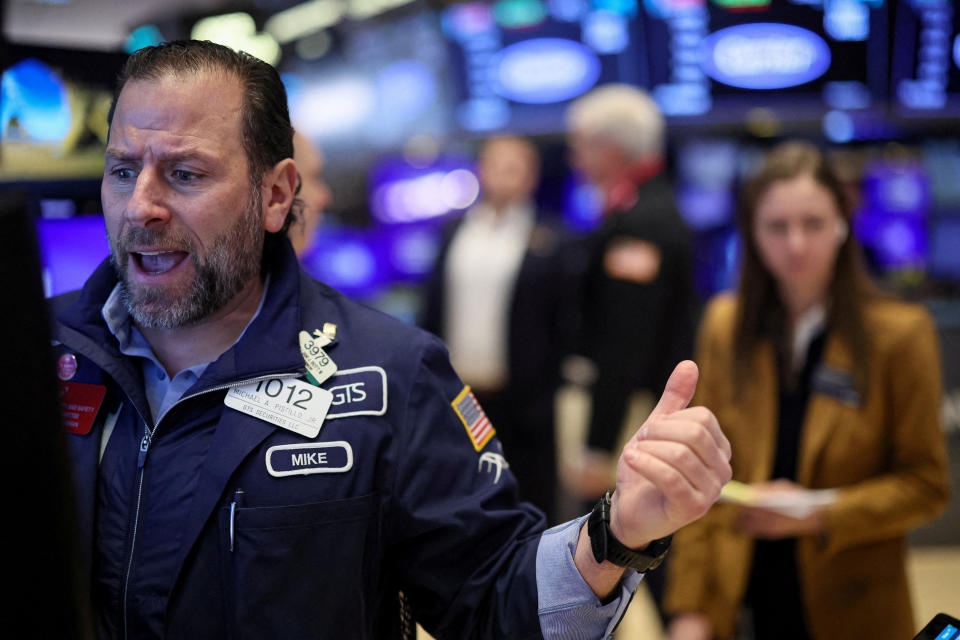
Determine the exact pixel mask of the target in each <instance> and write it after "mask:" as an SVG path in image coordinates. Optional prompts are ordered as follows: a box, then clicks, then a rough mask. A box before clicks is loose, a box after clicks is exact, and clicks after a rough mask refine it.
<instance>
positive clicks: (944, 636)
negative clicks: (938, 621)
mask: <svg viewBox="0 0 960 640" xmlns="http://www.w3.org/2000/svg"><path fill="white" fill-rule="evenodd" d="M957 635H958V632H957V628H956V627H955V626H953V625H952V624H948V625H947V626H946V627H944V629H943V632H942V633H941V634H940V635H938V636H937V640H954V639H955V638H956V637H957Z"/></svg>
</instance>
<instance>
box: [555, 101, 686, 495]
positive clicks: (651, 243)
mask: <svg viewBox="0 0 960 640" xmlns="http://www.w3.org/2000/svg"><path fill="white" fill-rule="evenodd" d="M567 122H568V128H569V133H570V135H569V144H570V152H571V155H570V160H571V164H572V165H573V166H574V167H575V168H576V169H578V170H579V171H580V172H581V173H583V174H584V175H585V177H586V178H587V179H588V180H590V181H591V182H592V183H593V184H594V185H595V186H596V187H597V188H598V189H599V190H600V192H601V194H602V196H603V206H604V220H603V222H602V224H601V226H600V227H599V228H598V229H597V230H596V231H595V232H594V233H593V234H592V235H591V236H589V237H588V239H587V254H588V256H589V258H588V262H587V266H586V272H585V275H584V279H583V292H582V293H583V295H582V305H581V309H580V313H581V323H582V326H581V331H580V335H581V338H582V340H581V343H582V346H581V349H582V351H583V352H584V354H585V355H586V356H587V357H588V358H590V359H591V360H593V362H594V363H595V364H596V369H597V371H598V376H597V379H596V381H595V383H594V387H593V406H592V410H591V417H590V426H589V432H588V437H587V449H586V452H585V454H584V456H583V460H582V464H581V465H580V467H579V468H578V469H577V470H576V472H575V473H573V474H572V477H569V476H568V480H569V481H570V483H571V484H572V485H573V486H574V488H575V489H577V490H578V491H579V492H580V493H581V494H582V496H583V497H584V498H588V499H593V498H595V497H596V496H597V495H599V494H600V493H602V492H603V487H605V486H606V485H607V484H608V483H609V478H610V476H611V474H613V473H614V468H615V463H616V460H615V457H614V456H613V451H615V450H616V449H615V448H616V446H617V444H618V442H617V440H618V437H619V435H620V432H621V426H622V425H623V423H624V419H625V417H626V416H627V413H628V412H627V407H628V404H629V403H630V400H631V397H632V396H634V395H635V394H636V392H638V391H649V392H652V393H653V394H654V395H656V394H659V393H660V392H661V391H662V390H663V385H664V384H665V383H666V380H667V377H668V376H669V374H670V371H671V369H672V367H673V366H674V365H675V364H676V363H677V362H679V361H680V360H682V359H684V358H686V357H689V355H690V352H691V351H692V346H693V345H692V340H693V331H694V319H695V310H694V308H695V306H696V304H695V296H694V292H693V283H692V268H691V258H690V240H689V235H688V231H687V229H686V227H685V226H684V223H683V221H682V220H681V218H680V215H679V213H678V212H677V208H676V205H675V204H674V200H673V193H672V190H671V188H670V185H669V183H668V181H667V180H666V178H665V176H664V175H663V174H664V165H665V162H664V136H665V128H666V126H665V122H664V117H663V114H662V113H661V112H660V110H659V109H658V108H657V105H656V103H655V102H654V101H653V100H652V99H651V98H650V96H648V95H647V94H646V93H644V92H643V91H641V90H639V89H636V88H634V87H630V86H626V85H606V86H603V87H601V88H598V89H595V90H594V91H591V92H590V93H589V94H587V95H585V96H583V97H582V98H580V99H578V100H576V101H575V102H574V103H573V104H572V105H571V107H570V109H569V111H568V112H567ZM650 406H651V407H652V404H651V405H650ZM630 418H631V419H633V418H634V416H630Z"/></svg>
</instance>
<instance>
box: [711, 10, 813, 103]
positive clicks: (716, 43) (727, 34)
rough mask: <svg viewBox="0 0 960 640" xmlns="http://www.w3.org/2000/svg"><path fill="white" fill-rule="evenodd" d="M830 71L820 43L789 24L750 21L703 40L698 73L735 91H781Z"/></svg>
mask: <svg viewBox="0 0 960 640" xmlns="http://www.w3.org/2000/svg"><path fill="white" fill-rule="evenodd" d="M829 68H830V47H829V46H827V43H826V42H824V40H823V38H821V37H820V36H818V35H817V34H815V33H813V32H812V31H808V30H807V29H803V28H801V27H795V26H793V25H789V24H778V23H773V22H756V23H752V24H741V25H737V26H735V27H727V28H726V29H721V30H719V31H715V32H714V33H712V34H710V35H709V36H707V38H706V39H704V41H703V70H704V72H705V73H706V74H707V75H708V76H710V77H711V78H713V79H714V80H716V81H717V82H721V83H723V84H727V85H730V86H732V87H739V88H741V89H783V88H786V87H795V86H797V85H801V84H804V83H807V82H810V81H812V80H816V79H817V78H819V77H820V76H822V75H823V74H824V73H826V71H827V69H829Z"/></svg>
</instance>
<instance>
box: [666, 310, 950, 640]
mask: <svg viewBox="0 0 960 640" xmlns="http://www.w3.org/2000/svg"><path fill="white" fill-rule="evenodd" d="M736 313H737V300H736V298H735V297H734V296H731V295H722V296H719V297H718V298H715V299H714V300H713V301H711V303H710V305H709V307H708V309H707V312H706V315H705V317H704V321H703V324H702V325H701V328H700V333H699V335H698V339H697V363H698V365H699V366H700V384H699V387H698V390H697V397H696V398H695V399H694V402H695V403H697V404H701V405H704V406H706V407H708V408H709V409H711V410H712V411H713V412H714V413H715V414H716V416H717V418H718V419H719V421H720V426H721V427H722V428H723V430H724V432H725V433H726V434H727V436H728V437H729V439H730V442H731V444H732V446H733V459H732V464H733V475H734V478H735V479H737V480H740V481H743V482H761V481H764V480H769V479H770V473H771V470H772V468H773V460H774V447H775V442H776V433H777V412H778V409H777V398H778V382H777V368H776V360H775V355H774V350H773V347H772V346H771V345H764V346H763V347H762V348H759V349H757V351H756V353H755V354H754V356H755V357H754V360H753V376H752V378H751V383H750V385H749V386H748V387H747V388H745V389H741V396H740V398H739V399H738V400H737V401H735V400H734V395H733V384H732V379H731V366H732V365H731V363H732V359H733V332H734V325H735V319H736ZM865 315H866V318H865V319H866V327H867V331H868V332H869V336H870V339H871V344H872V356H871V357H872V365H871V371H870V379H869V384H868V389H867V391H866V393H865V394H863V396H862V397H860V398H856V397H853V398H851V397H850V395H849V394H845V393H844V392H843V390H842V389H841V390H840V391H839V392H838V391H837V390H836V389H834V390H833V391H831V390H829V388H828V389H827V390H826V391H822V392H818V391H813V392H812V393H811V396H810V401H809V404H808V406H807V413H806V417H805V420H804V424H803V431H802V434H801V442H800V450H799V454H798V461H797V478H796V481H797V482H798V483H799V484H800V485H802V486H805V487H809V488H813V489H826V488H837V490H838V499H837V501H836V503H835V504H833V505H831V506H830V507H828V508H827V509H826V512H825V516H826V522H827V532H826V534H825V535H821V536H809V537H803V538H801V539H800V540H799V541H798V543H797V567H798V572H799V576H800V584H801V589H802V592H803V602H804V603H805V610H806V614H807V624H808V628H809V630H810V633H811V634H812V637H813V638H814V639H816V640H844V639H847V638H871V640H885V639H889V640H910V638H912V637H913V635H914V634H915V633H916V626H915V624H914V621H913V614H912V611H911V607H910V596H909V591H908V586H907V576H906V568H905V555H906V540H905V537H904V536H905V534H906V533H907V532H908V531H909V530H910V529H912V528H914V527H916V526H917V525H919V524H921V523H922V522H924V521H926V520H929V519H931V518H933V517H934V516H935V515H936V514H937V513H939V512H940V511H941V510H942V508H943V507H944V506H945V505H946V503H947V500H948V497H949V489H948V485H949V480H948V476H947V456H946V447H945V442H944V437H943V433H942V431H941V429H940V405H941V373H940V359H939V352H938V346H937V338H936V333H935V331H934V327H933V323H932V321H931V319H930V317H929V315H928V314H927V313H926V311H925V310H924V309H922V308H921V307H919V306H916V305H909V304H905V303H902V302H897V301H892V300H880V301H876V302H871V303H870V304H869V305H868V308H867V310H866V314H865ZM852 358H853V356H852V353H851V351H850V349H849V347H848V346H847V345H846V344H845V343H844V342H843V341H841V340H840V339H838V338H837V337H836V336H829V335H828V337H827V343H826V345H825V347H824V354H823V361H822V362H823V364H824V365H826V367H827V368H829V369H830V370H832V371H834V372H835V373H836V372H839V373H840V376H841V378H842V377H843V375H844V374H846V375H848V376H849V374H850V372H851V364H852ZM842 386H843V385H841V387H842ZM736 515H737V507H735V506H733V505H729V504H717V505H715V506H714V507H713V508H712V509H711V510H710V512H709V513H708V514H707V515H706V516H704V517H703V518H702V519H700V520H699V521H697V522H695V523H693V524H691V525H689V526H688V527H686V528H684V529H683V530H681V531H680V532H679V533H678V534H677V535H676V537H675V539H674V542H673V548H672V550H671V552H670V555H671V557H670V562H669V563H668V564H669V580H668V588H667V598H666V607H667V609H668V611H670V612H672V613H681V612H700V613H703V614H706V615H707V616H708V617H709V618H710V620H711V621H712V622H713V627H714V633H715V634H716V636H717V637H718V638H728V637H732V636H733V635H734V634H735V630H736V627H737V622H738V620H737V619H738V615H739V612H740V606H741V603H742V601H743V598H744V594H745V592H746V589H747V582H748V580H749V576H750V563H751V561H752V556H753V538H751V537H749V536H746V535H743V534H741V533H738V532H737V531H736V530H735V529H734V527H733V524H732V523H733V521H734V519H735V517H736ZM761 640H765V639H761Z"/></svg>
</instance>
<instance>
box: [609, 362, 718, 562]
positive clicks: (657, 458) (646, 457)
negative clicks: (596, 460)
mask: <svg viewBox="0 0 960 640" xmlns="http://www.w3.org/2000/svg"><path fill="white" fill-rule="evenodd" d="M698 375H699V373H698V371H697V365H696V364H694V363H693V362H690V361H684V362H681V363H680V364H678V365H677V367H676V369H674V370H673V373H672V374H671V376H670V379H669V380H668V381H667V385H666V388H665V389H664V391H663V395H662V396H661V397H660V402H659V403H658V404H657V406H656V407H655V408H654V410H653V412H652V413H651V414H650V417H649V418H647V420H646V422H644V423H643V426H641V427H640V429H639V430H637V433H636V434H635V435H634V436H633V438H631V439H630V442H629V443H628V444H627V446H626V447H624V450H623V452H622V453H621V454H620V461H619V463H618V464H617V490H616V492H615V493H614V494H613V503H612V505H611V513H610V530H611V532H612V533H613V535H614V536H616V537H617V539H619V540H620V541H621V542H622V543H623V544H624V545H626V546H627V547H630V548H633V549H640V548H643V547H645V546H646V545H647V544H648V543H649V542H651V541H652V540H655V539H657V538H662V537H664V536H666V535H669V534H671V533H673V532H674V531H676V530H677V529H679V528H680V527H682V526H684V525H686V524H688V523H690V522H692V521H694V520H696V519H697V518H699V517H700V516H702V515H703V514H705V513H706V512H707V509H709V508H710V506H711V505H712V504H713V503H714V502H715V501H716V499H717V498H718V497H719V496H720V489H721V488H722V487H723V485H724V484H726V483H727V482H728V481H729V480H730V478H731V477H732V475H733V472H732V470H731V468H730V455H731V452H730V442H729V441H728V440H727V438H726V436H724V435H723V432H722V431H721V430H720V425H719V423H718V422H717V419H716V417H715V416H714V415H713V413H711V412H710V411H709V410H708V409H706V408H704V407H691V408H688V407H687V405H688V404H689V403H690V400H691V399H692V398H693V393H694V391H695V390H696V387H697V378H698Z"/></svg>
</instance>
